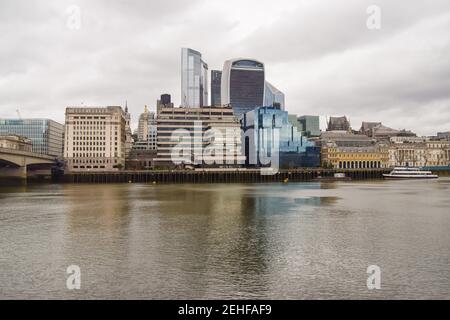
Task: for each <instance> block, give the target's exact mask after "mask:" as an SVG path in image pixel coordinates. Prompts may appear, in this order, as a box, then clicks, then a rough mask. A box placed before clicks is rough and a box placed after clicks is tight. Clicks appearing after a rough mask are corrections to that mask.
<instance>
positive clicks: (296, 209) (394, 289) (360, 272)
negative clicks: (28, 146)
mask: <svg viewBox="0 0 450 320" xmlns="http://www.w3.org/2000/svg"><path fill="white" fill-rule="evenodd" d="M449 209H450V178H440V179H438V180H434V181H382V180H379V181H378V180H377V181H375V180H374V181H352V182H335V183H319V182H304V183H288V184H276V183H270V184H195V185H194V184H171V185H169V184H166V185H164V184H98V185H94V184H28V185H16V186H11V185H5V184H2V185H1V186H0V239H1V242H0V298H1V299H19V298H25V299H28V298H35V299H50V298H55V299H85V298H87V299H99V298H105V299H141V298H142V299H232V298H235V299H360V298H361V299H424V298H431V299H450V210H449ZM70 265H77V266H79V267H80V271H81V288H80V289H79V290H69V289H68V288H67V286H66V280H67V277H68V276H69V275H68V274H67V273H66V269H67V267H68V266H70ZM370 265H377V266H379V267H380V268H381V289H380V290H369V289H368V288H367V285H366V281H367V278H368V274H367V272H366V271H367V267H368V266H370Z"/></svg>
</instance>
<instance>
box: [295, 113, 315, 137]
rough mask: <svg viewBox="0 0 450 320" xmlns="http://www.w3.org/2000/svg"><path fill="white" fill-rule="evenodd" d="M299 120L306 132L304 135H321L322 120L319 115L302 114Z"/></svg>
mask: <svg viewBox="0 0 450 320" xmlns="http://www.w3.org/2000/svg"><path fill="white" fill-rule="evenodd" d="M298 122H299V123H300V125H301V128H302V130H301V131H303V132H304V135H306V136H308V137H319V136H320V121H319V116H300V117H298Z"/></svg>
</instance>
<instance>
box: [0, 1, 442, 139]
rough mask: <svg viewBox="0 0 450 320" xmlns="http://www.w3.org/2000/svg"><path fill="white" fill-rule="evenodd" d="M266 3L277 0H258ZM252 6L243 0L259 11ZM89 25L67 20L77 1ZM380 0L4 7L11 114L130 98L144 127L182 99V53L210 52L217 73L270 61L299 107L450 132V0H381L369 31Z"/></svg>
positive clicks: (5, 99)
mask: <svg viewBox="0 0 450 320" xmlns="http://www.w3.org/2000/svg"><path fill="white" fill-rule="evenodd" d="M252 3H253V5H254V6H257V8H258V10H260V11H261V10H262V9H261V8H264V6H265V5H266V4H267V3H269V2H263V3H262V2H261V1H256V0H255V1H253V2H252ZM252 3H251V2H250V3H247V2H246V3H242V4H243V5H244V4H245V5H246V6H247V7H245V8H241V10H250V9H249V8H251V7H252ZM72 4H75V5H78V6H79V7H80V8H81V13H82V27H81V29H80V30H70V29H68V28H67V27H66V22H67V13H66V9H67V7H68V6H69V5H72ZM369 4H372V1H366V0H363V1H356V0H350V1H345V2H343V3H340V2H339V3H338V2H336V1H289V0H280V1H279V2H278V3H277V5H278V6H279V8H281V9H283V7H284V6H286V7H289V8H291V7H292V8H293V9H292V10H291V9H289V10H285V11H283V10H281V11H279V12H278V13H279V14H280V15H279V16H274V15H273V14H272V12H270V10H269V9H268V10H267V11H266V12H263V13H264V14H263V15H262V16H263V17H265V16H267V17H271V20H270V21H266V20H265V19H264V18H257V17H261V12H260V15H259V16H254V14H253V12H250V11H249V12H248V15H247V16H246V15H243V14H242V12H239V13H240V15H237V13H238V12H236V11H233V10H229V5H230V4H229V3H227V2H225V1H220V2H219V1H210V0H196V1H175V0H166V1H105V0H102V1H95V2H94V1H87V0H83V1H80V0H78V1H77V0H71V1H68V0H67V1H66V0H64V1H46V2H42V1H23V0H20V1H12V0H6V1H1V2H0V40H1V41H0V117H15V110H16V109H17V108H20V109H21V112H22V115H23V116H27V117H33V116H39V117H52V118H55V119H56V120H59V121H63V120H64V108H65V107H66V106H68V105H77V104H80V103H81V102H84V103H85V104H91V105H117V104H124V103H125V100H128V105H129V107H130V109H131V112H132V116H133V122H134V123H135V122H136V119H137V117H138V114H139V113H140V112H141V111H142V108H143V105H144V104H147V105H149V106H150V107H151V108H154V105H155V101H156V99H157V98H158V97H159V95H160V94H161V93H166V92H167V93H170V94H172V96H173V100H174V101H175V103H178V102H179V95H180V93H179V91H180V75H179V74H180V70H179V67H180V48H181V47H184V46H187V47H192V48H194V49H197V50H199V51H200V52H202V54H203V56H204V58H205V60H206V61H207V62H208V64H209V66H210V69H216V68H219V69H220V68H221V67H222V64H223V61H224V60H225V59H228V58H231V57H236V56H251V57H254V58H258V59H260V60H263V61H264V62H265V64H266V68H267V76H268V78H269V79H270V81H271V82H272V83H274V84H275V85H276V86H277V87H278V88H279V89H281V90H282V91H284V92H285V94H286V102H287V109H288V110H289V111H291V112H295V113H299V114H300V113H304V114H311V113H313V114H314V113H316V114H317V113H319V114H321V115H332V114H337V115H340V114H346V115H348V116H350V117H351V119H352V123H353V125H354V126H355V127H358V126H359V123H357V122H358V121H361V120H367V121H370V120H374V121H375V120H377V121H383V122H384V123H386V124H387V125H391V126H393V127H398V128H401V127H406V128H411V129H413V130H415V131H418V132H419V133H422V134H432V133H434V132H435V131H437V130H444V129H446V130H450V124H449V123H450V114H449V110H450V108H449V101H450V92H449V91H450V90H448V88H449V87H450V86H449V85H450V74H449V73H450V71H449V70H450V58H449V57H450V49H449V46H450V44H449V43H450V42H449V39H448V30H450V17H449V16H448V14H447V13H449V10H450V4H449V3H448V1H441V0H436V1H433V2H430V1H425V0H416V1H409V2H408V3H405V2H403V3H399V2H393V1H387V0H380V1H377V3H375V4H378V5H379V6H380V7H381V9H382V29H381V30H380V31H370V30H367V28H366V27H365V22H366V17H367V15H366V12H365V10H366V8H367V6H368V5H369Z"/></svg>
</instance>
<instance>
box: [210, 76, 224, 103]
mask: <svg viewBox="0 0 450 320" xmlns="http://www.w3.org/2000/svg"><path fill="white" fill-rule="evenodd" d="M221 79H222V71H219V70H211V106H220V105H222V103H221V100H220V91H221Z"/></svg>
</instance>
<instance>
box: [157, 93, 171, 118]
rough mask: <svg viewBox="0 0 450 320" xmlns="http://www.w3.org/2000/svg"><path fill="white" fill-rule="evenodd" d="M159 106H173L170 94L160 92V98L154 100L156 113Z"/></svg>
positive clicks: (159, 108)
mask: <svg viewBox="0 0 450 320" xmlns="http://www.w3.org/2000/svg"><path fill="white" fill-rule="evenodd" d="M161 108H173V102H172V98H171V96H170V94H167V93H165V94H162V95H161V97H160V99H158V100H156V114H158V113H159V110H161Z"/></svg>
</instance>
